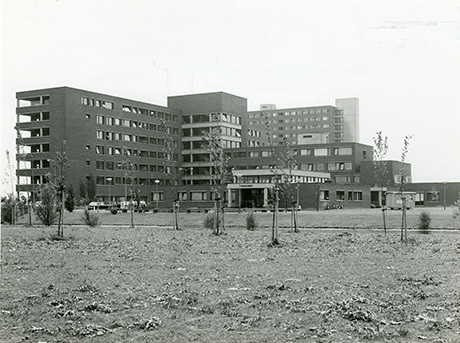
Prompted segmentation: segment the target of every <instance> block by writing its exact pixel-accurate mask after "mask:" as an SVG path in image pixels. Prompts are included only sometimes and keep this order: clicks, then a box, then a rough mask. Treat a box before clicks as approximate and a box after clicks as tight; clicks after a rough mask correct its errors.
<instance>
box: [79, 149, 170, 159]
mask: <svg viewBox="0 0 460 343" xmlns="http://www.w3.org/2000/svg"><path fill="white" fill-rule="evenodd" d="M86 149H87V150H91V146H90V145H87V146H86ZM96 154H98V155H110V156H113V155H123V154H126V155H128V156H139V157H150V158H160V159H169V156H170V155H169V154H167V153H165V152H162V151H151V150H150V151H149V150H138V149H131V148H123V147H114V146H104V145H96ZM173 160H174V161H177V160H178V154H173Z"/></svg>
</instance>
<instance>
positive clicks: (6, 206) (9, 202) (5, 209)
mask: <svg viewBox="0 0 460 343" xmlns="http://www.w3.org/2000/svg"><path fill="white" fill-rule="evenodd" d="M13 205H14V200H13V197H12V196H11V194H8V195H7V196H5V197H2V224H4V223H9V224H12V223H13Z"/></svg>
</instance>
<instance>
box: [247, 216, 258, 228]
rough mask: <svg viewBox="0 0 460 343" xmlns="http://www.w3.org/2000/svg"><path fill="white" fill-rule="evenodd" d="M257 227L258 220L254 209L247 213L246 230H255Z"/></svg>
mask: <svg viewBox="0 0 460 343" xmlns="http://www.w3.org/2000/svg"><path fill="white" fill-rule="evenodd" d="M256 228H257V220H256V217H255V215H254V212H253V211H249V212H248V214H247V215H246V230H251V231H254V230H255V229H256Z"/></svg>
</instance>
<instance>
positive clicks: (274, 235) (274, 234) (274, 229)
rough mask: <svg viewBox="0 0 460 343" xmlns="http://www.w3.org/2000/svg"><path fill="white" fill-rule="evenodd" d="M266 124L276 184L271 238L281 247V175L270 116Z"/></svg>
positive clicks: (265, 119) (273, 181)
mask: <svg viewBox="0 0 460 343" xmlns="http://www.w3.org/2000/svg"><path fill="white" fill-rule="evenodd" d="M264 124H265V133H266V134H267V140H268V145H269V147H270V157H271V159H272V161H273V165H272V166H271V167H272V169H271V170H272V172H273V177H272V183H273V184H274V186H273V190H272V192H271V193H270V203H271V205H272V206H273V217H272V236H271V245H279V244H280V243H279V239H278V226H279V225H278V206H279V190H280V184H281V174H280V172H279V169H278V166H277V164H278V161H277V157H276V151H275V147H274V145H273V139H272V135H273V132H272V130H271V127H270V124H269V119H268V116H267V115H265V116H264Z"/></svg>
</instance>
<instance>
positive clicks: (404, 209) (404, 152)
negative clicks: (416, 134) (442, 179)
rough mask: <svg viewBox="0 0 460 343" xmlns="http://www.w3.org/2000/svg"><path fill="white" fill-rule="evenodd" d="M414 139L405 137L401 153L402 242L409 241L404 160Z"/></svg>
mask: <svg viewBox="0 0 460 343" xmlns="http://www.w3.org/2000/svg"><path fill="white" fill-rule="evenodd" d="M411 139H412V135H411V136H405V137H404V144H403V149H402V153H401V169H400V178H401V180H400V183H399V194H400V195H401V200H402V218H401V242H405V243H407V205H406V200H407V199H406V195H405V194H404V186H405V184H406V180H405V175H404V174H405V173H404V162H405V161H406V156H407V153H408V151H409V142H410V140H411Z"/></svg>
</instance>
